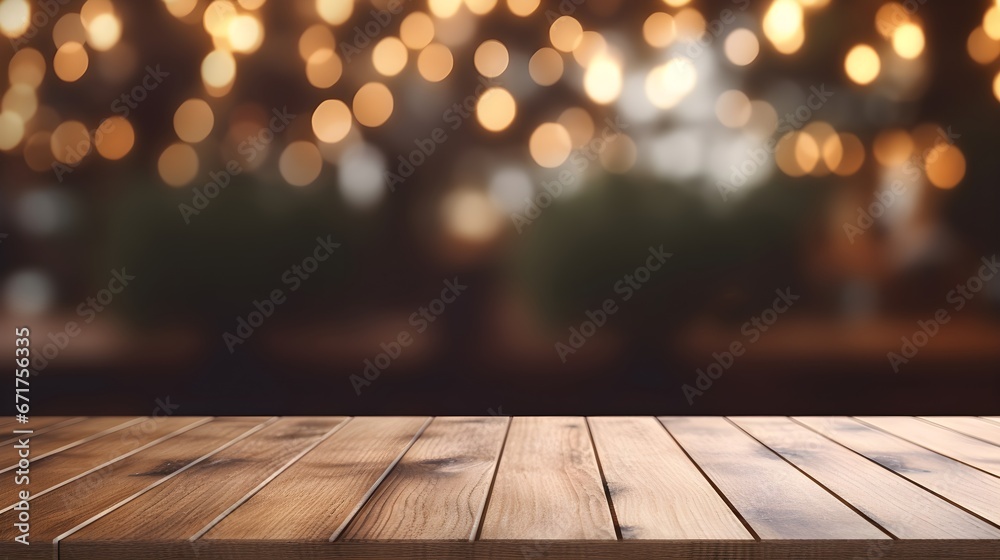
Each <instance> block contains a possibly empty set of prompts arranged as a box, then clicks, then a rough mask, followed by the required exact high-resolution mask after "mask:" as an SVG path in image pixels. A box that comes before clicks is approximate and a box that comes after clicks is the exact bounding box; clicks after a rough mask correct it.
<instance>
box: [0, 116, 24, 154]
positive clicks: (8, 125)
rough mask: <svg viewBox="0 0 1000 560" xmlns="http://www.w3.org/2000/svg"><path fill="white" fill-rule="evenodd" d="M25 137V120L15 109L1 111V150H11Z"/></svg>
mask: <svg viewBox="0 0 1000 560" xmlns="http://www.w3.org/2000/svg"><path fill="white" fill-rule="evenodd" d="M22 138H24V120H23V119H22V118H21V115H18V114H17V113H15V112H13V111H3V112H0V150H4V151H6V150H10V149H13V148H15V147H16V146H17V145H18V144H20V143H21V139H22Z"/></svg>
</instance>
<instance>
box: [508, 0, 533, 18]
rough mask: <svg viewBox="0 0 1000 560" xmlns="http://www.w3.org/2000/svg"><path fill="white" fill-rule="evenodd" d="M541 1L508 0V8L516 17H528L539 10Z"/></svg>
mask: <svg viewBox="0 0 1000 560" xmlns="http://www.w3.org/2000/svg"><path fill="white" fill-rule="evenodd" d="M540 2H541V0H507V7H508V8H510V12H511V13H512V14H514V15H515V16H521V17H527V16H530V15H531V13H532V12H534V11H535V10H536V9H538V4H539V3H540Z"/></svg>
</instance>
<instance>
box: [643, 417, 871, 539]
mask: <svg viewBox="0 0 1000 560" xmlns="http://www.w3.org/2000/svg"><path fill="white" fill-rule="evenodd" d="M660 420H661V421H662V422H663V424H664V425H665V426H666V427H667V429H669V430H670V433H671V434H673V436H674V437H675V438H677V442H678V443H680V445H681V447H682V448H684V449H685V450H686V451H687V452H688V453H689V454H690V455H691V458H692V459H694V461H695V462H696V463H698V465H699V466H700V467H701V469H702V470H703V471H704V472H705V474H706V475H708V477H709V478H710V479H711V480H712V481H713V482H714V483H715V485H716V487H718V488H719V490H720V491H721V492H722V494H723V495H724V496H726V498H728V499H729V502H730V503H731V504H733V506H734V507H735V508H736V510H737V511H738V512H739V514H740V515H741V516H742V517H743V519H744V520H746V522H747V523H748V524H749V525H750V527H751V528H752V529H753V530H754V531H755V532H756V533H757V535H758V536H760V538H761V539H765V540H767V539H858V540H863V539H888V538H889V537H888V536H887V535H886V534H885V533H883V532H882V531H880V530H879V529H878V528H877V527H875V526H874V525H872V524H871V523H869V522H868V521H866V520H865V519H864V518H863V517H861V516H860V515H858V514H857V513H855V512H854V511H852V510H851V509H850V508H848V507H847V506H845V505H844V504H843V503H842V502H841V501H840V500H838V499H837V498H836V497H834V496H832V495H830V494H829V493H828V492H827V491H826V490H824V489H823V488H821V487H820V486H818V485H817V484H816V483H814V482H813V481H812V480H810V479H809V478H808V477H806V476H805V475H803V474H802V473H801V472H799V471H798V470H797V469H795V467H793V466H791V465H789V464H788V463H786V462H785V461H783V460H782V459H781V458H780V457H778V456H777V455H775V454H774V453H773V452H771V451H770V450H769V449H767V448H766V447H764V446H763V445H761V444H760V443H758V442H757V441H755V440H754V439H753V438H751V437H749V436H748V435H747V434H745V433H743V432H742V431H741V430H740V429H739V428H737V427H736V426H734V425H733V424H731V423H729V421H727V420H726V419H725V418H719V417H697V418H696V417H686V418H679V417H663V418H661V419H660Z"/></svg>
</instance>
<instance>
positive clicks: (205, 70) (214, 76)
mask: <svg viewBox="0 0 1000 560" xmlns="http://www.w3.org/2000/svg"><path fill="white" fill-rule="evenodd" d="M235 79H236V60H235V59H234V58H233V55H231V54H229V53H228V52H226V51H222V50H215V51H212V52H210V53H208V55H207V56H205V59H204V60H202V62H201V80H202V81H203V82H205V85H207V86H210V87H214V88H224V87H226V86H228V85H229V84H231V83H232V82H233V80H235Z"/></svg>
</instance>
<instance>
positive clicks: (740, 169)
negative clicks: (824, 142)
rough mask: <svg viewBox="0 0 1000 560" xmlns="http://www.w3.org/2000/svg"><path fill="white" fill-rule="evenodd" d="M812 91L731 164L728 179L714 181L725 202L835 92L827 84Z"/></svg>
mask: <svg viewBox="0 0 1000 560" xmlns="http://www.w3.org/2000/svg"><path fill="white" fill-rule="evenodd" d="M809 92H810V93H809V97H807V98H806V102H805V103H803V104H801V105H799V106H798V107H796V109H795V110H794V111H791V112H789V113H785V115H784V116H782V117H779V118H778V126H777V128H776V129H775V130H774V133H773V134H772V135H771V136H770V138H768V139H767V141H765V142H764V143H763V145H760V146H757V147H755V148H750V149H748V150H747V157H746V158H745V159H744V160H743V161H742V162H740V163H738V164H733V165H731V166H729V171H730V175H729V181H728V182H727V181H716V182H715V188H716V190H718V191H719V194H720V195H721V196H722V201H723V202H728V201H729V197H730V196H732V195H734V194H736V193H738V192H739V191H740V189H741V188H742V187H743V186H744V185H746V183H747V181H748V180H749V179H750V177H753V176H754V175H756V174H757V172H758V171H760V169H761V168H762V167H763V166H764V164H765V163H767V161H768V159H770V158H771V157H772V156H774V152H775V151H777V149H778V143H779V142H780V141H781V138H782V137H783V136H784V135H785V134H786V133H789V132H792V131H793V130H800V129H801V128H802V127H803V126H805V125H806V124H807V123H808V122H809V121H811V120H812V118H813V117H814V116H815V115H816V112H818V111H819V110H820V109H822V108H823V107H824V106H825V105H826V104H827V102H828V101H829V100H830V98H831V97H833V96H834V93H835V92H834V91H832V90H827V89H826V84H820V85H819V86H815V85H813V86H809Z"/></svg>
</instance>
